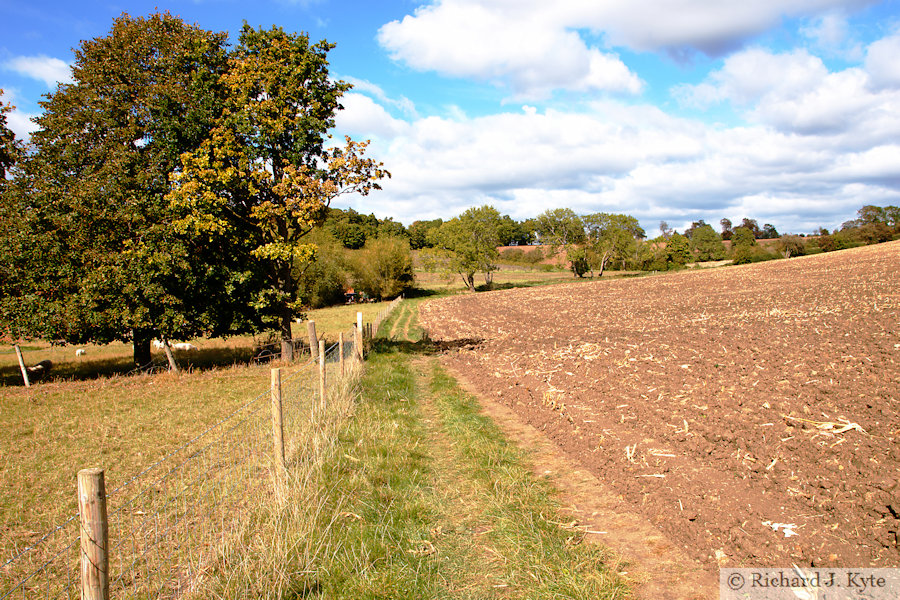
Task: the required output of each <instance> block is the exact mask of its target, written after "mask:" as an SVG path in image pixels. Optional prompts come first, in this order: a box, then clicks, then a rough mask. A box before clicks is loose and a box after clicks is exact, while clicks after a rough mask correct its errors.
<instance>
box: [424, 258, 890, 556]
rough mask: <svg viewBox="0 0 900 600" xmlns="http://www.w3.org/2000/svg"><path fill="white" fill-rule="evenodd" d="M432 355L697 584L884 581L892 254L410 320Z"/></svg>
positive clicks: (454, 306)
mask: <svg viewBox="0 0 900 600" xmlns="http://www.w3.org/2000/svg"><path fill="white" fill-rule="evenodd" d="M422 319H423V323H425V325H426V326H427V329H428V330H429V332H430V334H431V336H432V337H434V338H436V339H445V340H453V339H462V338H465V339H480V340H482V342H481V343H480V344H479V345H478V346H476V347H474V348H472V347H469V348H467V349H462V350H459V351H457V352H456V353H454V354H452V355H450V356H448V357H447V360H448V361H450V362H451V366H452V367H453V368H456V369H460V370H462V371H465V372H467V373H468V374H469V378H470V379H471V381H473V382H475V385H476V386H477V387H478V388H479V390H480V391H481V392H482V393H483V394H486V395H489V396H490V397H492V398H494V399H496V400H498V401H500V402H502V403H504V404H506V405H508V406H510V407H511V408H513V409H514V410H515V411H516V413H517V414H518V415H519V416H520V417H521V418H522V419H523V420H525V421H527V422H528V423H530V424H532V425H534V426H537V427H538V428H540V429H542V430H543V431H544V432H545V433H546V434H547V435H548V436H549V437H550V438H551V439H552V440H553V441H554V442H556V443H557V444H559V445H560V446H561V447H562V448H563V449H564V450H565V451H566V452H567V453H568V454H569V455H570V456H572V457H574V458H575V459H577V460H578V461H580V462H581V463H582V464H583V465H585V466H586V467H588V468H589V469H590V470H591V471H592V472H594V473H595V474H596V475H597V476H599V477H600V478H601V480H603V481H605V482H606V483H607V484H608V485H610V486H612V488H613V489H614V490H615V491H616V492H617V493H618V494H620V495H621V496H622V497H623V498H624V499H625V500H626V501H627V502H629V503H630V504H632V505H633V506H634V507H635V508H636V509H638V510H640V511H642V512H643V513H644V514H646V515H647V516H648V517H649V518H650V520H651V521H652V522H653V523H655V524H656V525H657V526H658V527H659V528H660V529H662V530H663V531H664V532H665V533H666V535H668V536H669V537H670V539H672V540H674V541H675V542H676V543H679V544H681V545H683V546H684V547H685V549H686V550H687V551H688V553H690V554H691V555H693V556H694V557H695V558H697V559H699V560H701V561H704V562H706V564H708V565H709V566H710V568H714V567H716V566H717V564H718V565H725V564H727V565H741V566H773V565H775V566H784V565H786V564H789V563H796V564H800V565H815V566H842V567H864V566H900V545H898V544H900V540H898V536H900V533H898V531H900V487H898V480H900V446H898V436H900V398H898V390H900V365H898V361H900V242H894V243H889V244H881V245H878V246H870V247H866V248H859V249H854V250H847V251H843V252H839V253H833V254H826V255H819V256H813V257H804V258H796V259H791V260H782V261H776V262H771V263H764V264H757V265H748V266H745V267H734V268H727V269H716V270H709V271H699V272H682V273H677V274H672V275H665V276H659V277H651V278H644V279H638V280H619V281H609V282H597V283H596V284H587V285H585V284H580V285H571V286H565V285H564V286H555V287H552V288H538V289H525V290H509V291H504V292H496V293H490V294H477V295H463V296H455V297H451V298H448V299H444V300H440V301H436V302H431V303H428V304H426V305H424V306H423V307H422Z"/></svg>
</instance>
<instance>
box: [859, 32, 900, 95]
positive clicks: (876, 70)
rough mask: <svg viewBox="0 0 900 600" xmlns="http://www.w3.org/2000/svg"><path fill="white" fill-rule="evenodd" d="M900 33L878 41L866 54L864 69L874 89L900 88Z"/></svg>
mask: <svg viewBox="0 0 900 600" xmlns="http://www.w3.org/2000/svg"><path fill="white" fill-rule="evenodd" d="M898 57H900V33H898V34H894V35H892V36H890V37H886V38H884V39H881V40H878V41H877V42H874V43H873V44H871V45H870V46H869V48H868V51H867V52H866V61H865V68H866V71H867V72H868V73H869V76H870V77H871V82H872V84H873V86H875V87H876V88H900V59H898Z"/></svg>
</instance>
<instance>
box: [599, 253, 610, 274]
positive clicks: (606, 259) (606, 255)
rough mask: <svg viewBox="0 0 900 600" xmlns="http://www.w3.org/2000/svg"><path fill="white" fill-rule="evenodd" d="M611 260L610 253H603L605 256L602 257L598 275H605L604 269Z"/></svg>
mask: <svg viewBox="0 0 900 600" xmlns="http://www.w3.org/2000/svg"><path fill="white" fill-rule="evenodd" d="M607 261H609V253H608V252H607V253H606V254H604V255H603V258H601V259H600V272H599V273H597V277H603V271H604V270H605V269H606V263H607Z"/></svg>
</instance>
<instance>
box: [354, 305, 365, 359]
mask: <svg viewBox="0 0 900 600" xmlns="http://www.w3.org/2000/svg"><path fill="white" fill-rule="evenodd" d="M354 341H355V342H356V358H358V359H359V362H362V361H363V360H364V359H365V358H366V356H365V353H364V352H363V320H362V313H361V312H358V313H356V340H354Z"/></svg>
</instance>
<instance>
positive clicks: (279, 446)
mask: <svg viewBox="0 0 900 600" xmlns="http://www.w3.org/2000/svg"><path fill="white" fill-rule="evenodd" d="M283 415H284V413H283V412H282V407H281V369H272V439H273V441H274V443H275V462H276V463H277V464H278V466H280V467H282V468H283V467H284V466H285V464H286V463H285V460H284V420H283Z"/></svg>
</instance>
